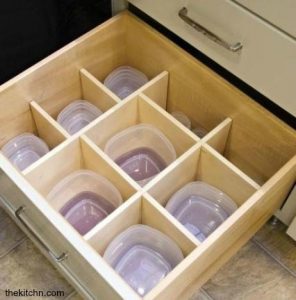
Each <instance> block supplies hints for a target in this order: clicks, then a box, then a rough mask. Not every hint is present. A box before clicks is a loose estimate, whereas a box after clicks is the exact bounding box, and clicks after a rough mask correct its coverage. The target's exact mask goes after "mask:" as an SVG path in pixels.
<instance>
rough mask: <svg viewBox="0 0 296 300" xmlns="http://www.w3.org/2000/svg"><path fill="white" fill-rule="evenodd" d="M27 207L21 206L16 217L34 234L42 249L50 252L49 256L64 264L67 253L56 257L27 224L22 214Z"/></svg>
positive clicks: (16, 212)
mask: <svg viewBox="0 0 296 300" xmlns="http://www.w3.org/2000/svg"><path fill="white" fill-rule="evenodd" d="M25 209H26V207H25V206H21V207H19V208H18V209H17V210H16V211H15V213H14V214H15V216H16V218H17V219H18V220H19V221H20V222H21V223H22V225H23V226H24V227H25V228H26V229H27V230H28V232H29V233H30V234H32V235H33V236H34V238H35V239H36V241H37V243H38V244H39V245H40V247H41V248H43V249H44V250H45V251H46V252H48V254H49V255H50V256H51V257H52V258H53V259H54V260H55V261H56V262H58V263H60V262H62V261H63V260H65V259H66V258H67V256H68V255H67V253H65V252H63V253H62V254H61V255H59V256H56V255H55V254H54V253H53V252H52V251H51V250H50V249H49V247H48V246H46V245H45V244H44V243H43V241H42V240H41V239H40V238H39V237H38V236H37V234H36V233H35V232H34V231H33V229H32V228H31V227H30V226H29V225H28V224H27V223H26V222H25V220H24V219H23V218H22V216H21V215H22V214H23V213H24V211H25Z"/></svg>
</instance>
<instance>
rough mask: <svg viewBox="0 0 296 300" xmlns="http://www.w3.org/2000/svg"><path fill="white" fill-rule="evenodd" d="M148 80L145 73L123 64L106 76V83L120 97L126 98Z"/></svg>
mask: <svg viewBox="0 0 296 300" xmlns="http://www.w3.org/2000/svg"><path fill="white" fill-rule="evenodd" d="M147 82H148V78H147V76H146V75H145V74H144V73H142V72H140V71H139V70H137V69H134V68H132V67H129V66H121V67H119V68H117V69H115V70H113V71H112V72H111V73H110V74H109V75H108V76H107V77H106V79H105V81H104V84H105V86H106V87H107V88H109V89H110V90H111V91H112V92H113V93H114V94H116V95H117V96H118V97H119V98H120V99H124V98H126V97H127V96H129V95H130V94H132V93H133V92H134V91H136V90H137V89H139V88H140V87H141V86H143V85H144V84H145V83H147Z"/></svg>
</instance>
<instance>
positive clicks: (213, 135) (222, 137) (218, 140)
mask: <svg viewBox="0 0 296 300" xmlns="http://www.w3.org/2000/svg"><path fill="white" fill-rule="evenodd" d="M231 124H232V119H231V118H226V119H225V120H224V121H223V122H221V123H220V124H219V125H218V126H217V127H215V128H214V129H213V130H212V131H210V132H209V133H208V134H207V135H206V136H205V137H204V138H203V142H205V143H207V144H209V145H210V146H211V147H213V148H214V149H215V150H216V151H218V152H219V153H221V154H223V153H224V151H225V147H226V143H227V139H228V136H229V131H230V129H231Z"/></svg>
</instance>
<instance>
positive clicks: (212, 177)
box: [147, 146, 259, 206]
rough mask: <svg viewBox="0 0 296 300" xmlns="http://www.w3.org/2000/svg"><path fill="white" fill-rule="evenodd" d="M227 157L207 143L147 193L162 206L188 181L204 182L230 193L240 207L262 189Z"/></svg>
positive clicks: (188, 156)
mask: <svg viewBox="0 0 296 300" xmlns="http://www.w3.org/2000/svg"><path fill="white" fill-rule="evenodd" d="M247 179H248V178H247V177H245V175H244V174H243V173H242V172H240V171H239V170H238V169H237V168H233V167H232V165H228V162H227V161H226V160H223V159H222V160H221V159H220V157H219V156H218V155H216V154H215V152H212V151H210V150H209V149H208V148H207V147H206V146H202V147H201V148H200V147H197V148H196V149H194V151H192V152H191V153H189V154H188V155H187V156H185V157H184V159H183V160H182V161H180V162H179V164H177V165H175V166H174V168H171V169H170V172H168V173H167V174H166V176H164V177H163V178H161V179H160V180H159V181H158V182H157V183H155V184H154V185H153V186H152V187H151V188H149V189H147V192H148V193H149V194H150V195H151V196H152V197H154V198H155V199H156V200H157V201H158V202H159V203H160V204H161V205H163V206H166V204H167V202H168V200H169V199H170V198H171V197H172V196H173V194H175V193H176V192H177V191H178V190H179V189H181V188H182V187H183V186H185V185H186V184H188V183H190V182H193V181H204V182H206V183H208V184H210V185H213V186H214V187H216V188H218V189H219V190H221V191H222V192H224V193H226V194H227V195H228V196H229V197H230V198H231V199H232V200H233V201H234V202H235V203H236V204H237V205H238V206H240V205H242V204H243V203H244V202H245V201H246V200H247V199H248V198H249V197H250V196H251V195H252V194H254V193H255V192H256V190H257V189H258V188H259V187H257V186H254V185H253V182H249V180H247Z"/></svg>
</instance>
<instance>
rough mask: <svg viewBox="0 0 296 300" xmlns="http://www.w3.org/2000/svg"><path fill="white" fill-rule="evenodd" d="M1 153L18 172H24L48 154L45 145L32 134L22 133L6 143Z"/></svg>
mask: <svg viewBox="0 0 296 300" xmlns="http://www.w3.org/2000/svg"><path fill="white" fill-rule="evenodd" d="M1 151H2V153H3V154H4V155H5V156H6V157H7V158H8V159H9V161H10V162H11V163H12V164H13V165H15V166H16V167H17V168H18V169H19V170H21V171H22V170H24V169H26V168H27V167H29V166H30V165H31V164H32V163H34V162H35V161H37V160H38V159H39V158H41V157H42V156H44V155H45V154H46V153H47V152H49V148H48V146H47V144H46V143H45V142H44V141H43V140H42V139H40V138H39V137H37V136H35V135H34V134H32V133H24V134H21V135H19V136H17V137H15V138H13V139H11V140H10V141H9V142H8V143H6V144H5V145H4V146H3V147H2V149H1Z"/></svg>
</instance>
